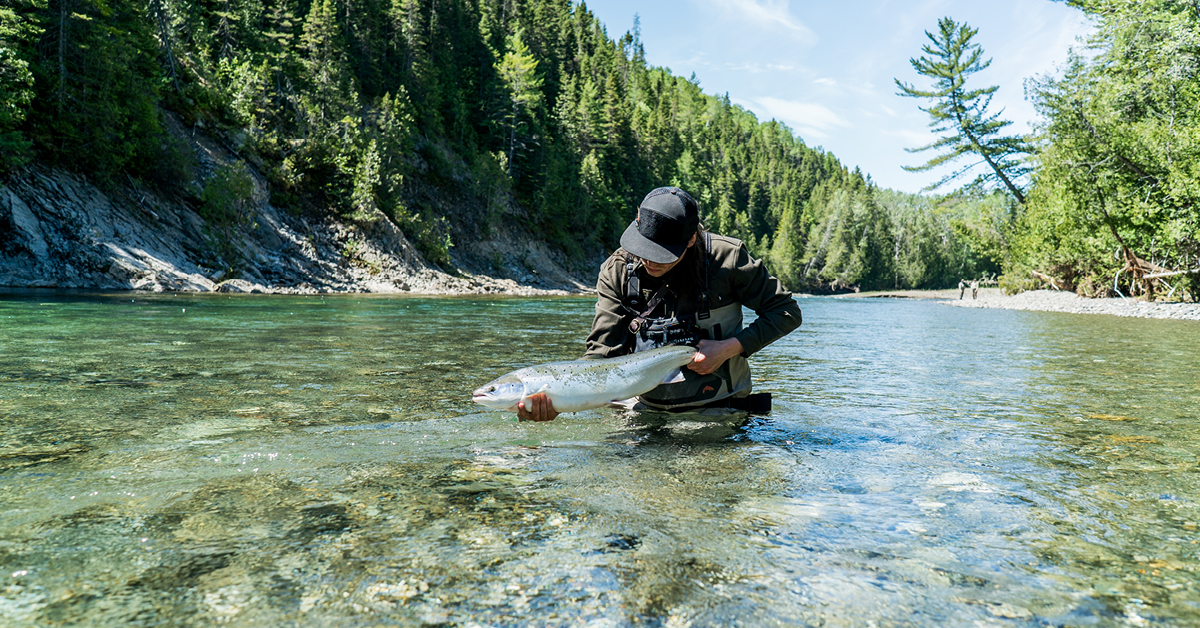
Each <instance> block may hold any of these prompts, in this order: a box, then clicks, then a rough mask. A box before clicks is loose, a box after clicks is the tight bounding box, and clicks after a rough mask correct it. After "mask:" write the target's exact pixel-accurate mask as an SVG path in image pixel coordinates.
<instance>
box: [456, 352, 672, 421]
mask: <svg viewBox="0 0 1200 628" xmlns="http://www.w3.org/2000/svg"><path fill="white" fill-rule="evenodd" d="M695 353H696V349H695V348H694V347H685V346H671V347H661V348H658V349H651V350H649V351H639V352H637V353H631V354H629V355H623V356H620V357H616V358H607V359H598V360H570V361H567V362H551V363H549V364H539V365H537V366H529V367H525V368H523V369H517V370H515V371H513V372H511V373H508V374H507V375H504V376H502V377H498V378H496V379H494V380H492V381H490V382H488V383H487V384H484V385H483V386H480V387H479V388H477V389H475V392H474V393H473V394H472V396H471V400H472V401H474V402H475V403H478V404H482V405H484V406H487V407H489V408H494V409H496V410H516V409H517V404H518V403H521V402H522V401H525V400H526V399H529V398H530V397H532V396H533V395H536V394H538V393H543V392H544V393H546V395H547V396H548V397H549V398H550V402H551V403H552V404H553V405H554V409H555V410H556V411H558V412H579V411H581V410H589V409H591V408H600V407H603V406H606V405H608V404H610V403H612V402H614V401H622V400H625V399H630V398H632V397H636V396H638V395H641V394H644V393H648V392H650V391H651V390H653V389H654V388H656V387H657V386H658V385H659V384H664V383H673V382H676V381H682V376H683V375H682V373H681V372H680V370H679V369H680V368H681V367H682V366H683V365H685V364H687V363H689V362H691V361H692V356H693V355H695Z"/></svg>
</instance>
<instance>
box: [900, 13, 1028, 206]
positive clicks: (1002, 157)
mask: <svg viewBox="0 0 1200 628" xmlns="http://www.w3.org/2000/svg"><path fill="white" fill-rule="evenodd" d="M977 32H978V29H973V28H971V27H969V26H968V25H966V24H959V23H957V22H955V21H954V20H952V19H950V18H948V17H946V18H942V19H941V20H938V30H937V32H936V33H930V32H929V31H926V32H925V36H926V37H927V38H928V39H929V42H930V43H928V44H926V45H925V46H923V47H922V48H921V50H922V51H923V52H924V53H925V54H926V55H928V56H925V57H920V58H915V59H910V62H911V63H912V66H913V69H915V70H916V71H917V73H918V74H920V75H921V76H924V77H927V78H930V79H933V89H929V90H922V89H917V88H916V87H913V86H911V85H909V84H907V83H903V82H901V81H900V80H899V79H896V86H897V87H899V88H900V92H899V95H901V96H908V97H911V98H924V99H927V100H931V101H933V102H932V104H931V105H930V106H929V107H921V111H924V112H926V113H928V114H929V118H930V122H929V126H930V127H932V128H933V130H934V132H935V133H944V134H945V135H943V136H942V137H941V138H939V139H938V140H937V141H935V142H933V143H932V144H929V145H927V146H922V147H920V148H915V149H909V152H923V151H927V150H938V151H944V152H942V153H941V154H940V155H938V156H936V157H934V158H932V159H930V160H929V161H928V162H926V163H925V164H924V165H921V166H905V168H904V169H905V170H908V171H910V172H925V171H928V170H932V169H934V168H938V167H940V166H943V165H946V164H949V163H953V162H956V161H959V160H961V158H963V157H964V156H975V157H978V158H981V159H982V160H983V163H985V164H986V165H987V168H988V170H987V171H986V172H985V173H984V174H982V175H979V177H978V179H977V181H978V182H980V183H984V182H988V181H995V182H997V183H1000V184H1003V186H1004V187H1005V188H1006V189H1008V191H1009V192H1011V193H1012V195H1013V196H1014V197H1015V198H1016V199H1017V200H1018V201H1020V202H1022V203H1024V202H1025V195H1024V192H1023V191H1022V190H1021V189H1020V187H1019V186H1018V180H1019V179H1020V177H1022V176H1023V175H1025V174H1027V173H1028V168H1027V166H1026V165H1025V164H1024V162H1023V161H1022V160H1021V159H1020V158H1019V156H1020V155H1023V154H1025V153H1027V152H1028V146H1027V145H1026V142H1025V140H1024V139H1023V138H1020V137H1011V136H1003V135H1001V134H1000V132H1001V131H1002V130H1003V129H1004V127H1006V126H1008V125H1009V124H1012V123H1011V122H1009V121H1008V120H1000V119H999V116H1000V114H999V113H995V114H992V113H989V112H988V106H989V105H990V104H991V101H992V95H993V94H994V93H995V92H996V90H997V89H998V88H997V87H996V86H991V87H984V88H980V89H968V88H967V79H968V78H970V76H971V75H972V74H975V73H976V72H979V71H980V70H983V69H985V68H987V67H988V66H989V65H991V63H992V61H991V59H988V60H987V61H984V60H983V49H982V48H980V47H979V45H978V44H973V43H971V39H972V38H973V37H974V36H975V34H976V33H977ZM978 165H979V162H974V161H972V162H970V163H968V164H967V165H965V166H960V167H958V168H956V169H955V170H954V171H952V172H951V173H950V174H948V175H946V176H945V177H943V178H942V179H941V180H939V181H938V182H936V183H934V184H933V185H932V186H930V188H929V189H936V188H939V187H941V186H943V185H945V184H947V183H949V182H950V181H953V180H955V179H958V178H960V177H962V176H964V175H966V174H968V173H969V172H971V171H972V170H975V169H976V166H978Z"/></svg>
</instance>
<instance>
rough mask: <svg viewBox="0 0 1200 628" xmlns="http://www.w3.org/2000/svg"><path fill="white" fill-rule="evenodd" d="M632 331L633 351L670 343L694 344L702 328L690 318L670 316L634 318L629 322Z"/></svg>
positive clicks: (669, 344) (702, 333) (697, 340)
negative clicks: (682, 319) (680, 318)
mask: <svg viewBox="0 0 1200 628" xmlns="http://www.w3.org/2000/svg"><path fill="white" fill-rule="evenodd" d="M629 331H631V332H633V338H634V340H633V352H634V353H637V352H639V351H648V350H650V349H657V348H659V347H667V346H671V345H688V346H692V347H694V346H696V345H697V344H699V342H700V339H701V338H703V337H704V330H703V329H701V328H700V326H699V325H697V324H696V323H695V322H693V321H691V320H686V321H681V320H679V319H678V318H676V317H674V316H672V317H671V318H647V319H643V318H636V319H634V320H633V322H632V323H630V324H629Z"/></svg>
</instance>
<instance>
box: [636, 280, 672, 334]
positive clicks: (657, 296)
mask: <svg viewBox="0 0 1200 628" xmlns="http://www.w3.org/2000/svg"><path fill="white" fill-rule="evenodd" d="M634 280H635V281H636V280H637V278H636V277H634ZM670 293H671V289H670V288H669V287H668V286H667V284H663V285H662V287H660V288H659V289H658V291H657V292H655V293H654V296H652V297H650V300H649V301H647V302H646V309H645V311H643V312H642V313H641V314H638V315H637V316H635V317H634V319H633V320H632V321H629V331H631V332H633V333H635V334H636V333H637V330H639V329H641V328H642V325H644V324H645V323H646V320H647V319H649V318H650V314H652V313H653V312H654V308H656V307H658V304H659V303H662V302H663V299H665V298H666V297H667V295H668V294H670Z"/></svg>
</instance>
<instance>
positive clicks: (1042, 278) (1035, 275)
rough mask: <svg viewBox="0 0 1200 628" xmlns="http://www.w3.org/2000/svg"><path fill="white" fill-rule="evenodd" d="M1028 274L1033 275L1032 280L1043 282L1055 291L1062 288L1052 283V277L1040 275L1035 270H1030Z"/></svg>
mask: <svg viewBox="0 0 1200 628" xmlns="http://www.w3.org/2000/svg"><path fill="white" fill-rule="evenodd" d="M1029 272H1030V273H1033V278H1034V279H1037V280H1039V281H1044V282H1046V283H1048V284H1050V287H1051V288H1054V289H1055V290H1062V288H1059V287H1058V284H1057V283H1055V282H1054V277H1051V276H1050V275H1044V274H1042V273H1039V272H1038V271H1036V270H1031V271H1029Z"/></svg>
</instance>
